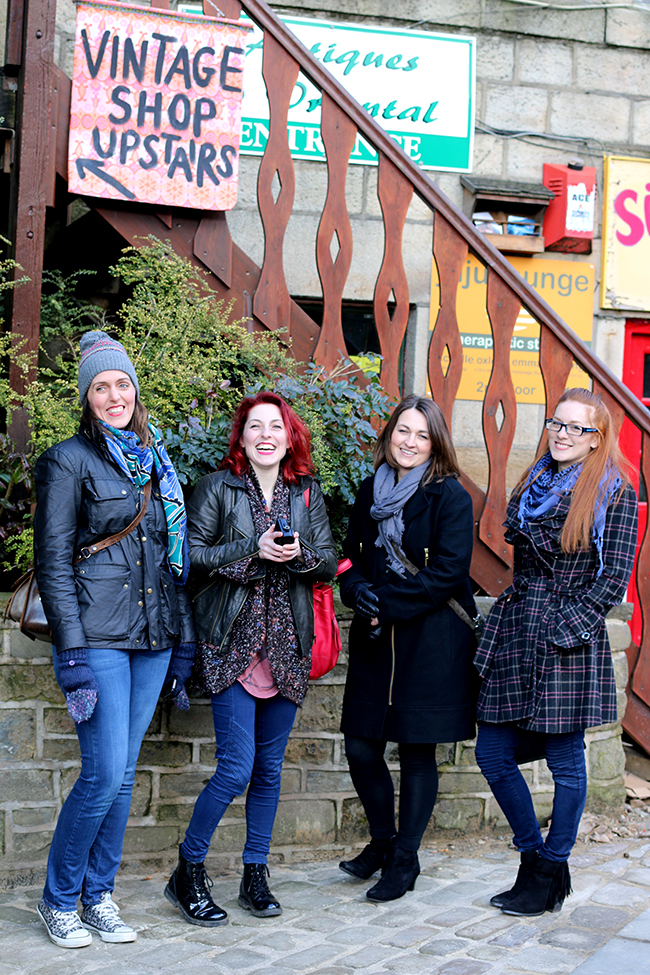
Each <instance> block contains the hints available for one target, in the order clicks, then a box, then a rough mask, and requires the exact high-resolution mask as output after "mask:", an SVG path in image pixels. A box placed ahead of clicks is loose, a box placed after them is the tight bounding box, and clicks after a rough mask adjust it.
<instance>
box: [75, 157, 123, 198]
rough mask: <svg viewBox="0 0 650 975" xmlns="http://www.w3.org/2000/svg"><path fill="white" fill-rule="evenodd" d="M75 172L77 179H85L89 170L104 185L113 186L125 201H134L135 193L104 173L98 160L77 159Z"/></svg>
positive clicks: (102, 165)
mask: <svg viewBox="0 0 650 975" xmlns="http://www.w3.org/2000/svg"><path fill="white" fill-rule="evenodd" d="M76 163H77V172H78V173H79V179H85V178H86V170H90V172H91V173H94V174H95V176H98V177H99V178H100V179H103V180H104V182H105V183H108V185H109V186H113V187H114V188H115V189H116V190H119V191H120V193H123V194H124V196H125V197H126V198H127V200H135V193H132V192H131V190H130V189H128V188H127V187H126V186H124V185H123V184H122V183H120V182H119V180H117V179H115V178H114V177H113V176H111V175H110V173H106V172H104V163H103V162H99V160H98V159H77V160H76Z"/></svg>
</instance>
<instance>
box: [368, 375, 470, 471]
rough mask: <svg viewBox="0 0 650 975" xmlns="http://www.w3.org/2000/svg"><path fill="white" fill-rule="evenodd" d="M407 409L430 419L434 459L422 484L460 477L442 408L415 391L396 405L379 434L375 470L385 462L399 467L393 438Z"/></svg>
mask: <svg viewBox="0 0 650 975" xmlns="http://www.w3.org/2000/svg"><path fill="white" fill-rule="evenodd" d="M405 410H417V411H418V412H419V413H421V414H422V416H423V417H424V418H425V420H426V421H427V428H428V431H429V437H430V438H431V460H430V461H429V469H428V470H427V472H426V474H425V475H424V477H423V478H422V484H423V485H424V484H429V483H430V482H431V481H433V480H442V478H443V477H460V468H459V466H458V461H457V459H456V451H455V450H454V445H453V443H452V442H451V435H450V433H449V430H448V429H447V424H446V423H445V418H444V416H443V414H442V410H441V409H440V407H439V406H438V404H437V403H434V402H433V400H432V399H428V398H427V397H426V396H416V395H415V394H414V393H413V394H411V396H407V397H406V398H405V399H403V400H402V402H401V403H400V404H399V406H396V407H395V409H394V410H393V412H392V413H391V415H390V419H389V421H388V423H387V424H386V426H385V427H384V429H383V430H382V431H381V433H380V434H379V436H378V437H377V442H376V444H375V447H374V450H373V455H372V456H373V463H374V467H375V470H377V469H378V468H379V467H381V465H382V464H383V463H384V462H386V463H387V464H389V465H390V467H396V466H397V465H396V464H395V461H394V459H393V456H392V453H391V450H390V439H391V437H392V435H393V431H394V429H395V427H396V426H397V423H398V420H399V418H400V416H401V415H402V413H404V411H405Z"/></svg>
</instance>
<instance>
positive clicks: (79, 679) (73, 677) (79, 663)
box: [57, 647, 99, 724]
mask: <svg viewBox="0 0 650 975" xmlns="http://www.w3.org/2000/svg"><path fill="white" fill-rule="evenodd" d="M57 657H58V658H59V687H60V688H61V690H62V691H63V693H64V694H65V702H66V704H67V705H68V712H69V714H70V717H71V718H72V720H73V721H75V722H76V723H77V724H79V723H80V722H82V721H88V719H89V718H90V717H91V716H92V713H93V711H94V710H95V705H96V704H97V695H98V693H99V688H98V686H97V681H96V680H95V675H94V674H93V672H92V670H91V669H90V667H89V666H88V654H87V651H86V648H85V647H75V648H74V649H72V650H59V651H58V652H57Z"/></svg>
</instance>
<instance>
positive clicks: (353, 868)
mask: <svg viewBox="0 0 650 975" xmlns="http://www.w3.org/2000/svg"><path fill="white" fill-rule="evenodd" d="M394 841H395V837H394V836H392V837H391V838H390V839H389V840H377V839H375V838H374V837H373V839H371V840H370V843H368V845H367V846H364V848H363V850H362V851H361V853H360V854H359V855H358V856H356V857H354V859H353V860H342V861H341V863H339V870H342V871H343V873H349V874H350V876H351V877H357V878H358V879H359V880H370V878H371V877H372V875H373V873H376V872H377V870H379V869H380V868H381V872H382V875H383V873H384V870H385V868H386V857H387V856H388V851H389V850H390V848H391V846H392V845H393V843H394Z"/></svg>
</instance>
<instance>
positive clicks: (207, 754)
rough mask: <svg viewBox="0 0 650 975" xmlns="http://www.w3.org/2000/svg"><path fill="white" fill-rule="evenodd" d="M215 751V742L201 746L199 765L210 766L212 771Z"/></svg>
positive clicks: (214, 762) (214, 763)
mask: <svg viewBox="0 0 650 975" xmlns="http://www.w3.org/2000/svg"><path fill="white" fill-rule="evenodd" d="M216 751H217V746H216V744H215V742H210V744H209V745H201V749H200V753H201V757H200V759H199V761H200V762H201V765H208V766H212V769H213V770H214V766H215V765H216Z"/></svg>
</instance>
